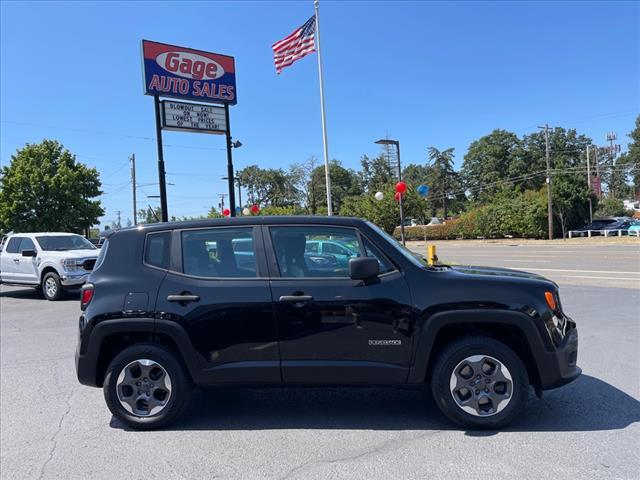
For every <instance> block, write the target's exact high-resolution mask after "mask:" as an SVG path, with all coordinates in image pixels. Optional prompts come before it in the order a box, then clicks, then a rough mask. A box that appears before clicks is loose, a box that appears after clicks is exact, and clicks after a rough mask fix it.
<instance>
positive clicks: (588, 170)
mask: <svg viewBox="0 0 640 480" xmlns="http://www.w3.org/2000/svg"><path fill="white" fill-rule="evenodd" d="M590 148H591V145H587V188H588V190H587V191H588V192H589V223H592V222H593V205H592V204H591V162H590V161H589V149H590Z"/></svg>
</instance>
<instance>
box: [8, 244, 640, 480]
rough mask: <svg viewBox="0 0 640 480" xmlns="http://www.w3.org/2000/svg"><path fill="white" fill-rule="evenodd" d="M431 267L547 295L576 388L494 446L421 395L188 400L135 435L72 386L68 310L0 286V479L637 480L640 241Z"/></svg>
mask: <svg viewBox="0 0 640 480" xmlns="http://www.w3.org/2000/svg"><path fill="white" fill-rule="evenodd" d="M415 248H419V247H418V246H416V247H415ZM438 254H439V257H440V258H441V259H442V260H444V261H448V262H452V263H453V262H455V263H475V264H485V265H499V266H506V267H511V268H517V269H523V270H532V271H535V272H536V273H541V274H543V275H547V276H549V277H550V278H552V279H554V280H555V281H557V282H558V283H559V284H560V286H561V295H562V302H563V305H564V308H565V310H566V311H567V312H568V313H569V315H571V316H572V317H573V318H574V319H575V320H576V321H577V323H578V328H579V331H580V351H579V358H578V363H579V364H580V366H581V367H582V368H583V375H582V376H581V377H580V378H579V379H578V380H576V381H575V382H573V383H572V384H570V385H567V386H565V387H563V388H560V389H557V390H554V391H550V392H546V393H545V396H544V398H543V399H542V400H539V399H537V398H535V397H534V396H533V395H532V397H531V399H530V401H529V405H528V408H527V410H526V412H525V415H524V416H523V417H522V418H521V419H519V420H517V421H516V422H515V423H514V424H513V425H512V426H511V427H510V428H509V429H507V430H506V431H502V432H468V431H463V430H458V429H455V428H453V427H452V426H451V425H450V424H449V423H448V422H447V421H446V420H445V419H444V418H443V416H442V415H441V414H440V413H439V411H438V410H437V407H436V406H435V404H434V402H433V401H432V400H431V398H430V396H429V394H428V392H427V391H421V390H402V389H379V388H375V389H361V390H356V389H291V390H284V389H230V390H214V391H207V392H197V393H196V394H195V395H194V398H193V400H192V402H191V404H190V406H189V408H188V411H187V412H186V415H184V417H182V419H181V420H180V421H179V422H178V423H176V424H174V425H173V426H172V428H171V429H168V430H164V431H154V432H135V431H129V430H126V429H124V428H123V427H122V425H121V424H119V423H118V422H117V421H115V420H113V419H112V417H111V414H110V413H109V411H108V409H107V407H106V406H105V404H104V400H103V397H102V391H101V390H99V389H93V388H88V387H84V386H81V385H79V384H78V382H77V380H76V377H75V370H74V364H73V354H74V349H75V344H76V328H77V317H78V314H79V304H78V297H77V295H70V296H68V298H67V299H66V300H64V301H61V302H56V303H52V302H47V301H45V300H43V299H42V298H41V297H40V296H39V294H37V293H35V292H34V291H33V290H30V289H22V288H17V287H7V286H2V287H0V358H1V371H0V373H1V379H0V380H1V388H0V406H1V409H0V410H1V416H0V475H1V477H2V478H6V479H10V478H11V479H13V478H16V479H32V478H33V479H35V478H64V479H75V478H82V479H84V478H95V479H102V478H105V479H107V478H109V479H118V478H127V479H138V478H140V479H143V478H144V479H153V478H172V479H173V478H233V479H236V478H238V479H240V478H241V479H253V478H282V479H284V478H304V479H309V478H322V479H326V478H349V479H360V478H366V479H371V478H381V479H382V478H384V479H388V478H403V479H404V478H437V479H442V478H447V479H448V478H456V479H457V478H471V479H475V478H498V479H502V478H513V477H516V476H517V477H519V478H527V479H528V478H531V479H545V478H549V479H557V478H563V479H578V478H580V479H584V478H598V479H600V478H618V479H620V478H621V479H637V478H639V477H640V449H639V448H638V445H639V444H640V401H639V400H640V373H639V372H640V242H639V243H638V244H625V245H622V244H620V245H617V244H615V243H607V244H606V245H595V246H594V245H591V244H589V245H587V246H583V245H581V244H578V243H572V244H570V245H566V246H562V245H559V246H556V245H548V246H546V247H542V246H540V244H535V245H519V246H510V245H505V244H496V245H492V244H480V243H467V244H465V243H458V242H451V243H440V244H439V249H438Z"/></svg>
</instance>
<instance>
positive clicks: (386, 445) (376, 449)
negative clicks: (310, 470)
mask: <svg viewBox="0 0 640 480" xmlns="http://www.w3.org/2000/svg"><path fill="white" fill-rule="evenodd" d="M440 432H441V430H436V431H433V432H424V433H421V434H420V435H414V436H411V437H408V438H400V439H392V440H386V441H384V442H382V443H380V444H378V445H376V446H373V447H371V448H367V449H365V450H364V451H360V452H358V453H354V454H352V455H347V456H345V457H340V458H335V459H328V460H324V459H320V460H310V461H308V462H305V463H303V464H302V465H298V466H297V467H295V468H293V469H291V470H289V471H288V472H287V473H285V474H284V475H283V476H281V477H280V480H287V479H290V478H293V477H294V475H296V474H297V473H298V472H300V471H303V470H304V469H306V468H307V467H310V466H311V467H313V466H318V465H333V464H336V463H343V462H351V461H354V460H359V459H361V458H366V457H369V456H371V455H375V454H377V453H380V452H383V451H386V450H395V449H397V448H400V447H401V446H402V445H404V444H406V443H411V442H413V441H416V440H420V439H422V438H425V437H428V436H431V435H435V434H438V433H440Z"/></svg>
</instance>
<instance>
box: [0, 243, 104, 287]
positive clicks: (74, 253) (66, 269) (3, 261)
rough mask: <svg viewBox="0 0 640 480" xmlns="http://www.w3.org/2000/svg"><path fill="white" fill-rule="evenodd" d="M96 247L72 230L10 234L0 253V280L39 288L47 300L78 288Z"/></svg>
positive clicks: (91, 265) (92, 258) (87, 271)
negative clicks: (69, 231) (68, 231)
mask: <svg viewBox="0 0 640 480" xmlns="http://www.w3.org/2000/svg"><path fill="white" fill-rule="evenodd" d="M98 252H99V250H98V249H97V248H96V247H95V246H94V245H93V244H92V243H91V242H89V240H87V239H86V238H84V237H82V236H81V235H76V234H74V233H59V232H56V233H14V234H11V235H9V236H8V237H7V238H6V240H5V243H4V248H3V249H2V252H0V283H4V284H9V285H27V286H32V287H36V288H40V289H42V294H43V295H44V297H45V298H46V299H47V300H58V299H60V297H61V296H62V294H63V293H64V290H68V289H73V288H80V287H81V286H82V285H83V284H84V282H85V280H86V279H87V277H88V276H89V273H90V272H91V271H92V270H93V266H94V264H95V262H96V259H97V257H98Z"/></svg>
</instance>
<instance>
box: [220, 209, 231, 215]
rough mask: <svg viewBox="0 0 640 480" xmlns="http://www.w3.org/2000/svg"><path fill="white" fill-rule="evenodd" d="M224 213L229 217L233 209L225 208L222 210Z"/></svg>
mask: <svg viewBox="0 0 640 480" xmlns="http://www.w3.org/2000/svg"><path fill="white" fill-rule="evenodd" d="M222 214H223V215H224V216H225V217H228V216H229V215H231V210H229V209H228V208H225V209H224V210H223V211H222Z"/></svg>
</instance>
